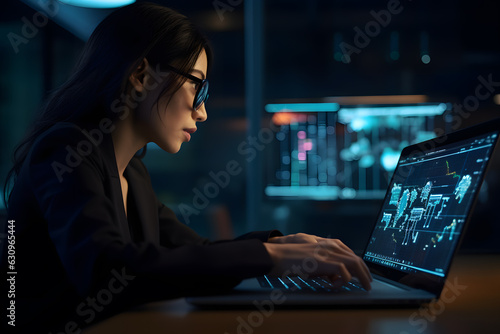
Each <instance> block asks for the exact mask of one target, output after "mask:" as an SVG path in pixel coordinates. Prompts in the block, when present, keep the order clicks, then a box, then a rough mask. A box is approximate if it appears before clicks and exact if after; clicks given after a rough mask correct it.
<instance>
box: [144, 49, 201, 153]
mask: <svg viewBox="0 0 500 334" xmlns="http://www.w3.org/2000/svg"><path fill="white" fill-rule="evenodd" d="M207 64H208V62H207V55H206V53H205V50H203V51H202V52H201V53H200V56H199V57H198V60H197V61H196V64H195V65H194V67H193V69H192V70H191V72H190V73H189V74H191V75H193V76H195V77H197V78H200V79H205V78H206V73H207ZM197 88H198V84H197V83H196V82H193V81H191V80H189V79H187V80H186V82H185V83H184V84H183V85H182V86H181V88H180V89H179V90H178V91H176V92H175V93H174V95H172V96H171V97H170V96H162V97H161V98H160V99H159V100H157V99H156V96H157V94H151V95H152V96H151V98H148V99H147V100H149V101H155V102H154V104H153V105H152V106H151V104H152V103H147V102H146V101H147V100H146V101H144V102H146V106H147V105H148V104H149V106H150V107H147V109H149V110H145V112H141V114H142V115H144V116H145V117H144V116H143V117H141V119H140V121H141V123H142V125H143V127H142V132H143V135H144V136H145V137H146V138H147V141H148V142H150V141H151V142H154V143H156V144H157V145H158V146H160V147H161V148H162V149H163V150H164V151H166V152H169V153H177V152H178V151H179V149H180V148H181V145H182V143H184V142H188V141H189V140H190V139H191V136H192V135H193V133H194V132H195V131H196V124H197V122H204V121H205V120H206V119H207V112H206V109H205V103H203V104H202V105H201V106H200V107H199V108H198V110H194V109H193V100H194V96H195V94H196V89H197ZM169 100H170V101H169ZM143 105H144V104H143ZM144 125H145V127H144Z"/></svg>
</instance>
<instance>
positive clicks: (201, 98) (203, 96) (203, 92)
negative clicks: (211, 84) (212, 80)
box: [194, 80, 208, 109]
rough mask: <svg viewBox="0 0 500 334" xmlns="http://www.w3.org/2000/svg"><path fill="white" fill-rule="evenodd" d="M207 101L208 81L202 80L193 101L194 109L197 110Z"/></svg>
mask: <svg viewBox="0 0 500 334" xmlns="http://www.w3.org/2000/svg"><path fill="white" fill-rule="evenodd" d="M207 99H208V80H203V82H202V83H201V86H200V88H199V89H198V94H196V96H195V99H194V109H198V108H199V107H201V105H202V104H203V103H204V102H205V101H206V100H207Z"/></svg>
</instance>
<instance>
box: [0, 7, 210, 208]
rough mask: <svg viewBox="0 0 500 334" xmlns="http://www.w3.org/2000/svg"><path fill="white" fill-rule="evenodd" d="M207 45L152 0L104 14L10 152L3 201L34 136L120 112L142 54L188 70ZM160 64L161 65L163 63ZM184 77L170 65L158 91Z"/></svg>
mask: <svg viewBox="0 0 500 334" xmlns="http://www.w3.org/2000/svg"><path fill="white" fill-rule="evenodd" d="M202 50H205V51H206V54H207V59H208V64H209V66H210V64H211V60H212V52H211V47H210V46H209V43H208V41H207V39H206V38H205V37H204V36H203V35H202V34H201V32H200V31H199V30H198V28H197V27H196V26H195V25H194V24H193V23H192V22H191V21H190V20H189V19H188V18H186V17H185V16H183V15H181V14H179V13H178V12H176V11H174V10H172V9H169V8H166V7H163V6H160V5H157V4H153V3H145V2H141V3H134V4H132V5H129V6H125V7H122V8H120V9H117V10H116V11H114V12H113V13H111V14H110V15H109V16H108V17H106V18H105V19H104V20H103V21H102V22H101V23H100V24H99V25H98V26H97V28H96V29H95V30H94V32H93V33H92V35H91V36H90V38H89V40H88V41H87V43H86V45H85V47H84V49H83V51H82V54H81V56H80V59H79V61H78V63H77V65H76V68H75V70H74V71H73V74H72V75H71V76H70V78H69V79H68V80H67V81H66V82H65V83H64V84H63V85H62V86H61V87H59V88H58V89H56V90H55V91H54V92H53V93H52V94H51V95H50V96H49V97H48V99H47V100H46V102H45V104H44V105H43V107H42V108H41V112H40V114H39V115H38V118H37V119H36V120H35V121H34V122H33V124H32V126H31V128H30V129H29V130H28V132H27V133H26V135H25V137H24V139H23V140H22V141H21V142H20V143H19V144H18V146H17V147H16V149H15V151H14V154H13V167H12V169H11V170H10V171H9V173H8V175H7V179H6V181H5V188H4V199H5V204H6V205H8V197H9V196H10V195H8V194H9V193H10V190H8V188H9V189H10V181H11V180H12V179H15V177H17V175H18V174H19V172H20V169H21V166H22V164H23V162H24V160H25V159H26V156H27V155H28V153H29V151H30V149H31V147H32V146H33V143H34V141H35V140H36V138H37V137H38V136H39V135H40V134H42V133H43V132H44V131H46V130H48V129H49V128H50V127H51V126H53V125H54V124H56V123H59V122H70V123H74V124H77V125H82V124H87V125H88V124H90V125H93V126H97V125H98V124H99V121H100V120H102V119H104V118H108V119H111V120H113V121H115V120H116V119H117V118H118V117H119V116H120V114H119V113H117V112H116V111H115V110H112V109H113V105H116V102H117V101H120V100H123V95H122V94H124V93H126V92H127V91H128V90H129V84H128V78H129V77H130V75H131V74H132V73H133V71H134V70H135V69H136V68H137V67H138V66H139V65H140V64H141V63H142V61H143V59H144V58H146V59H147V60H148V62H149V65H150V67H151V68H152V69H154V70H158V69H162V71H163V72H167V71H168V67H166V66H165V65H171V66H175V67H176V68H177V69H178V70H179V71H180V72H183V73H189V72H190V70H191V69H192V68H193V67H194V65H195V63H196V61H197V59H198V56H199V55H200V53H201V52H202ZM162 66H163V67H162ZM185 81H186V79H185V78H184V77H183V76H180V75H178V74H176V73H174V72H173V71H172V72H170V73H169V75H168V77H167V78H166V79H165V82H163V83H162V86H163V87H165V88H164V91H163V92H162V94H161V95H160V96H165V95H170V96H172V95H173V94H174V93H175V92H176V91H177V90H178V89H179V88H180V87H181V86H182V85H183V84H184V82H185Z"/></svg>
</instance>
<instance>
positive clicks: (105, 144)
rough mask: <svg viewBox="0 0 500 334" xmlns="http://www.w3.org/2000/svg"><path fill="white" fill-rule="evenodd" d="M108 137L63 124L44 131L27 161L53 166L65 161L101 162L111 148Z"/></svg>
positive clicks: (75, 125)
mask: <svg viewBox="0 0 500 334" xmlns="http://www.w3.org/2000/svg"><path fill="white" fill-rule="evenodd" d="M110 142H111V139H110V138H109V135H106V134H104V133H102V132H96V131H95V130H88V128H85V127H82V126H79V125H77V124H74V123H67V122H60V123H57V124H54V125H53V126H51V127H50V128H49V129H47V130H45V131H44V132H43V133H42V134H41V135H40V136H38V138H37V139H36V140H35V141H34V143H33V145H32V147H31V149H30V152H29V153H28V157H27V160H28V161H29V162H30V164H32V163H37V162H42V161H45V162H49V163H50V164H51V165H52V166H53V165H54V164H58V163H59V162H60V161H63V162H64V163H65V164H67V165H72V164H79V162H81V161H82V160H85V159H86V160H88V159H92V160H102V157H103V156H105V155H108V154H110V152H107V151H108V150H111V149H112V143H110Z"/></svg>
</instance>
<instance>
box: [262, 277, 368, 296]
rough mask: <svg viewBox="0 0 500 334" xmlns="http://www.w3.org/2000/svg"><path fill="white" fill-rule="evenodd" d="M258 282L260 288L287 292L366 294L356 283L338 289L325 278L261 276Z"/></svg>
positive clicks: (349, 283)
mask: <svg viewBox="0 0 500 334" xmlns="http://www.w3.org/2000/svg"><path fill="white" fill-rule="evenodd" d="M258 281H259V283H260V285H261V286H262V287H265V288H273V289H282V290H288V291H307V292H347V291H357V292H366V290H365V289H364V288H363V287H362V286H361V285H360V284H359V283H358V282H356V281H350V282H347V283H345V284H343V285H342V286H340V287H335V286H334V285H333V283H332V282H331V281H330V280H329V279H328V278H326V277H309V278H302V277H299V276H286V277H277V276H267V275H264V276H261V277H259V278H258Z"/></svg>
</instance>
